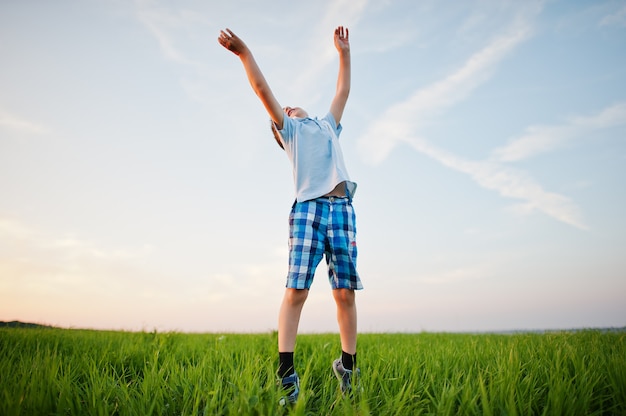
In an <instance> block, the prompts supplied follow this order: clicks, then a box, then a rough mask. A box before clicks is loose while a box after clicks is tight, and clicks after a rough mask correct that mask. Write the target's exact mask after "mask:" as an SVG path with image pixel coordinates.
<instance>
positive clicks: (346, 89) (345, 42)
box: [330, 26, 351, 125]
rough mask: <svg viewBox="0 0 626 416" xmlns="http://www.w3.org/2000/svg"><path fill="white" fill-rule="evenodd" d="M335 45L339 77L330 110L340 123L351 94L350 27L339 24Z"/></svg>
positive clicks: (336, 30)
mask: <svg viewBox="0 0 626 416" xmlns="http://www.w3.org/2000/svg"><path fill="white" fill-rule="evenodd" d="M335 47H336V48H337V52H339V75H338V77H337V91H336V92H335V98H333V101H332V103H331V104H330V112H331V113H332V115H333V116H334V117H335V122H336V123H337V125H339V122H341V117H342V116H343V110H344V108H345V107H346V102H347V101H348V95H350V70H351V69H350V40H349V37H348V28H344V27H343V26H339V27H338V28H337V29H335Z"/></svg>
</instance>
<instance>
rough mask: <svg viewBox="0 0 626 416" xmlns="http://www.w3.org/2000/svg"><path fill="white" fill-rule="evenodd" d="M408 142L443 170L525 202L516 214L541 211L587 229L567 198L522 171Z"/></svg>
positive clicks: (427, 144)
mask: <svg viewBox="0 0 626 416" xmlns="http://www.w3.org/2000/svg"><path fill="white" fill-rule="evenodd" d="M407 141H408V142H409V143H410V144H411V145H412V146H413V147H414V148H415V150H417V151H419V152H420V153H423V154H426V155H428V156H430V157H432V158H433V159H435V160H437V161H438V162H440V163H441V164H443V165H444V166H446V167H449V168H451V169H454V170H456V171H459V172H463V173H465V174H467V175H469V176H470V177H471V178H472V179H473V180H474V181H475V182H476V183H477V184H478V185H480V186H482V187H483V188H486V189H489V190H492V191H496V192H498V193H499V194H500V195H501V196H503V197H506V198H513V199H520V200H522V201H524V203H523V204H521V205H518V206H517V209H516V212H518V213H523V214H530V213H532V212H534V211H540V212H543V213H544V214H546V215H549V216H550V217H552V218H554V219H556V220H558V221H561V222H564V223H566V224H569V225H572V226H574V227H576V228H580V229H583V230H584V229H587V225H586V224H585V222H584V220H583V218H582V214H581V213H580V210H579V209H578V207H577V206H576V205H575V204H574V203H573V202H572V201H571V200H570V199H569V198H567V197H565V196H563V195H560V194H556V193H553V192H548V191H546V190H544V189H543V188H542V187H541V185H539V184H538V183H536V182H535V181H534V180H533V179H532V178H531V177H530V176H529V175H528V174H526V173H525V172H523V171H521V170H518V169H513V168H511V167H508V166H504V165H502V164H499V163H497V162H494V161H471V160H466V159H463V158H460V157H458V156H455V155H452V154H450V153H447V152H445V151H443V150H441V149H437V148H436V147H434V146H432V145H430V144H429V143H427V142H426V141H424V140H420V139H415V138H412V139H409V140H407Z"/></svg>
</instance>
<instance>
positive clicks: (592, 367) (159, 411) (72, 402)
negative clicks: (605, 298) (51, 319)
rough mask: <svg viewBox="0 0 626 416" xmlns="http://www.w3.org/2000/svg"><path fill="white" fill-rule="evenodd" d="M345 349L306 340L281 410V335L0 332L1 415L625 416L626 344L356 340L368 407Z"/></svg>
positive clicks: (596, 337)
mask: <svg viewBox="0 0 626 416" xmlns="http://www.w3.org/2000/svg"><path fill="white" fill-rule="evenodd" d="M339 351H340V345H339V339H338V336H337V335H332V334H321V335H301V336H299V338H298V347H297V352H296V361H297V366H298V372H299V374H300V375H301V387H302V392H301V395H300V400H299V401H298V404H297V405H296V406H294V407H291V408H289V409H287V410H284V409H281V408H279V407H278V405H277V403H278V400H279V398H280V390H279V389H278V388H277V386H276V377H275V370H276V367H277V362H276V361H277V353H276V334H275V333H268V334H250V335H243V334H181V333H146V332H141V333H132V332H106V331H87V330H63V329H23V328H0V415H5V416H10V415H230V414H243V415H248V414H250V415H272V414H298V415H319V414H339V415H343V414H347V415H353V414H358V415H368V414H373V415H426V414H436V415H453V414H454V415H459V414H460V415H544V414H545V415H626V333H624V332H600V331H582V332H573V333H570V332H558V333H546V334H515V335H491V334H480V335H469V334H436V333H421V334H362V335H360V336H359V367H360V368H361V375H362V377H361V386H362V393H361V394H360V395H358V396H357V397H356V398H355V399H354V400H349V399H343V398H342V397H341V394H340V393H339V392H338V387H337V381H336V380H335V378H334V376H333V374H332V371H331V369H330V364H331V362H332V360H333V359H334V358H336V357H337V356H338V355H339Z"/></svg>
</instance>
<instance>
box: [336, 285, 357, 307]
mask: <svg viewBox="0 0 626 416" xmlns="http://www.w3.org/2000/svg"><path fill="white" fill-rule="evenodd" d="M333 296H334V297H335V302H336V303H337V307H339V308H352V307H354V305H355V296H354V290H351V289H335V290H333Z"/></svg>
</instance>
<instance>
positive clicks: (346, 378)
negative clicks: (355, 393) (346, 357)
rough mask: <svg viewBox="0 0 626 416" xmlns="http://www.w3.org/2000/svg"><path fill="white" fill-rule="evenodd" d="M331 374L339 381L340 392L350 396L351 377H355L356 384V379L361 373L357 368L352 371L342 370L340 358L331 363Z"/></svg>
mask: <svg viewBox="0 0 626 416" xmlns="http://www.w3.org/2000/svg"><path fill="white" fill-rule="evenodd" d="M333 372H334V373H335V375H336V376H337V379H338V380H339V386H340V387H341V392H342V393H343V394H352V376H353V375H354V376H355V379H356V380H355V381H356V382H357V383H358V378H359V375H360V374H361V371H360V370H359V369H358V368H357V369H356V370H354V371H352V370H348V369H346V368H344V367H343V363H342V362H341V358H338V359H336V360H335V361H333Z"/></svg>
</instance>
